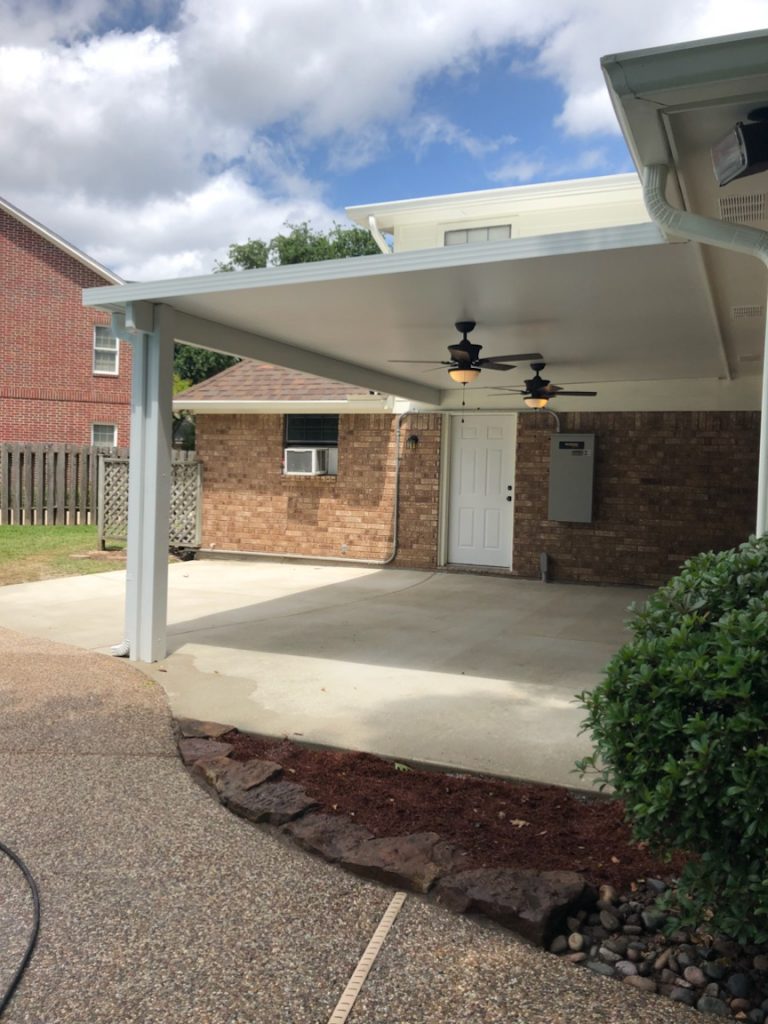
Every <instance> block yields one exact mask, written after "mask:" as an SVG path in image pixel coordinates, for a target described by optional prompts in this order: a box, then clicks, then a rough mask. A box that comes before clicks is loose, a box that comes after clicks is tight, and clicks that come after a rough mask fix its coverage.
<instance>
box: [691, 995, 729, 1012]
mask: <svg viewBox="0 0 768 1024" xmlns="http://www.w3.org/2000/svg"><path fill="white" fill-rule="evenodd" d="M696 1009H697V1010H700V1011H701V1012H702V1013H711V1014H713V1016H715V1017H730V1016H731V1011H730V1009H729V1008H728V1005H727V1004H726V1003H724V1002H723V1000H722V999H716V998H715V997H714V996H702V997H701V999H699V1001H698V1002H697V1003H696Z"/></svg>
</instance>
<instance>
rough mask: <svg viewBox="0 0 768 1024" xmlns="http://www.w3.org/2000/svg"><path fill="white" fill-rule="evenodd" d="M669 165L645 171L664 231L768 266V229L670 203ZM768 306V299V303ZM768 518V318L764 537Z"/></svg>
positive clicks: (760, 517)
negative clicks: (738, 222)
mask: <svg viewBox="0 0 768 1024" xmlns="http://www.w3.org/2000/svg"><path fill="white" fill-rule="evenodd" d="M668 175H669V168H668V167H667V166H666V165H665V164H653V165H651V166H650V167H646V168H645V169H644V171H643V196H644V198H645V205H646V207H647V209H648V213H649V214H650V215H651V218H652V219H653V220H654V221H655V222H656V223H657V224H658V225H659V226H660V227H662V228H663V229H664V230H665V231H667V232H669V234H671V235H677V236H678V237H680V238H687V239H688V240H689V241H691V242H703V243H704V244H705V245H714V246H717V247H718V248H720V249H730V250H731V251H732V252H742V253H744V254H745V255H747V256H755V257H756V258H757V259H759V260H761V261H762V263H763V265H764V266H766V267H768V231H761V230H760V228H750V227H748V226H747V225H745V224H731V223H727V222H725V221H721V220H715V219H714V218H713V217H704V216H702V215H701V214H698V213H689V212H688V211H687V210H678V209H675V207H674V206H670V204H669V203H668V202H667V198H666V192H665V187H666V183H667V177H668ZM766 304H767V305H768V299H767V303H766ZM767 520H768V317H767V318H766V330H765V338H764V341H763V386H762V394H761V400H760V455H759V464H758V474H757V519H756V525H755V533H756V534H757V536H758V537H762V536H763V535H764V534H765V532H766V525H767Z"/></svg>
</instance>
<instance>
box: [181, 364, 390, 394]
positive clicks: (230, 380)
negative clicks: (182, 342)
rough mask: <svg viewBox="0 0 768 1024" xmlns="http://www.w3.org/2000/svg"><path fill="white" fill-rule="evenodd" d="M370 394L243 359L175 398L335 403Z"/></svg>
mask: <svg viewBox="0 0 768 1024" xmlns="http://www.w3.org/2000/svg"><path fill="white" fill-rule="evenodd" d="M369 394H370V391H369V390H368V389H367V388H360V387H355V386H354V385H352V384H342V383H340V382H339V381H335V380H327V379H326V378H324V377H316V376H314V374H311V373H302V372H301V371H299V370H288V369H286V368H285V367H283V366H272V365H271V364H270V363H261V362H258V361H257V360H255V359H243V360H242V362H239V363H235V365H234V366H230V367H229V369H227V370H222V372H221V373H217V374H216V376H215V377H209V378H208V380H204V381H201V382H200V383H199V384H195V385H194V386H193V387H191V388H189V389H188V390H187V391H183V392H181V393H180V394H179V395H178V396H177V397H178V398H182V397H183V398H185V399H186V398H190V399H194V401H196V402H201V401H215V402H226V401H230V402H231V401H240V402H247V401H252V402H286V401H305V402H307V401H313V402H322V401H329V402H338V401H339V400H343V399H345V398H347V397H348V396H350V395H354V396H360V395H366V396H367V395H369Z"/></svg>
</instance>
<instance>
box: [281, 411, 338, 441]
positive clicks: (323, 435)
mask: <svg viewBox="0 0 768 1024" xmlns="http://www.w3.org/2000/svg"><path fill="white" fill-rule="evenodd" d="M338 443H339V417H338V416H294V415H289V416H286V417H285V446H286V448H290V447H291V446H294V445H295V446H296V447H302V446H306V447H311V446H313V445H317V446H318V447H319V446H324V447H330V446H332V445H337V444H338Z"/></svg>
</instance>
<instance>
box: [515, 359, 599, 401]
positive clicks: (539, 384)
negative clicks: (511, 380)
mask: <svg viewBox="0 0 768 1024" xmlns="http://www.w3.org/2000/svg"><path fill="white" fill-rule="evenodd" d="M546 365H547V364H546V363H531V369H532V370H533V373H534V376H533V377H531V378H530V379H529V380H526V381H523V383H524V384H525V387H524V388H523V389H522V390H521V391H515V390H513V389H512V388H504V391H505V392H507V393H509V394H513V395H522V396H523V401H524V402H525V404H526V405H527V406H528V408H529V409H545V408H546V407H547V404H548V403H549V401H550V400H551V399H553V398H557V397H558V396H559V395H568V396H570V395H580V396H582V397H584V398H594V396H595V395H596V394H597V392H596V391H567V390H566V389H565V388H562V387H559V386H558V385H557V384H553V383H552V382H551V381H549V380H546V378H544V377H542V376H541V371H542V370H543V369H544V367H545V366H546Z"/></svg>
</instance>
